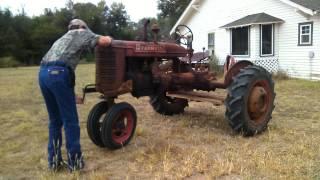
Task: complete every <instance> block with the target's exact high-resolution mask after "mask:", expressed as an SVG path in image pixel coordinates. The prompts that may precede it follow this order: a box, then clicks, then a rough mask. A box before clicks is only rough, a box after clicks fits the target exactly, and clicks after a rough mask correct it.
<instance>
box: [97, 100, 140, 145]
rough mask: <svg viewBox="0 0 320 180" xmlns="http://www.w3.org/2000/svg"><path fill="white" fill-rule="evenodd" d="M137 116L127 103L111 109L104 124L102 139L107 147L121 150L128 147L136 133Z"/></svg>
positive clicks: (116, 105)
mask: <svg viewBox="0 0 320 180" xmlns="http://www.w3.org/2000/svg"><path fill="white" fill-rule="evenodd" d="M136 125H137V114H136V111H135V110H134V108H133V107H132V106H131V105H130V104H128V103H125V102H122V103H119V104H115V105H113V106H112V107H110V109H109V111H108V113H107V115H106V117H105V118H104V120H103V123H102V130H101V139H102V142H103V144H104V145H105V147H107V148H109V149H119V148H122V147H123V146H125V145H127V144H128V143H129V142H130V140H131V138H132V137H133V134H134V132H135V129H136Z"/></svg>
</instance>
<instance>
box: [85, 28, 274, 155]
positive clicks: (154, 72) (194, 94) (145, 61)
mask: <svg viewBox="0 0 320 180" xmlns="http://www.w3.org/2000/svg"><path fill="white" fill-rule="evenodd" d="M144 32H145V36H144V40H143V41H120V40H113V41H112V44H111V46H110V47H107V48H105V47H96V49H95V56H96V84H94V85H87V86H86V87H85V88H84V89H83V90H84V96H85V94H86V93H91V92H98V93H100V94H101V97H102V101H101V102H99V103H98V104H96V105H95V106H94V107H93V108H92V110H91V112H90V114H89V116H88V121H87V131H88V134H89V137H90V139H91V140H92V142H93V143H94V144H96V145H98V146H100V147H107V148H110V149H118V148H121V147H123V146H125V145H127V144H128V143H129V142H130V140H131V138H132V136H133V134H134V132H135V128H136V125H137V114H136V111H135V109H134V108H133V107H132V106H131V105H130V104H128V103H126V102H122V103H115V101H114V100H115V99H116V98H117V97H118V96H119V95H122V94H125V93H131V95H132V96H134V97H137V98H139V97H142V96H149V97H150V104H151V106H152V107H153V109H154V110H155V111H156V112H158V113H160V114H163V115H175V114H180V113H183V112H184V109H185V108H186V107H187V106H188V101H191V100H196V101H208V102H212V103H213V104H215V105H222V104H225V106H226V113H225V116H226V119H227V120H228V122H229V125H230V126H231V127H232V129H233V130H234V131H236V132H242V133H243V134H244V135H245V136H252V135H255V134H257V133H260V132H262V131H264V130H265V129H266V128H267V125H268V122H269V121H270V119H271V114H272V111H273V109H274V99H275V93H274V82H273V81H272V78H271V74H270V73H269V72H267V71H266V70H265V69H264V68H262V67H260V66H256V65H254V64H252V63H251V62H249V61H239V62H237V63H235V64H234V63H231V61H229V59H228V61H227V62H226V64H225V75H224V79H223V80H218V79H217V78H216V75H215V73H213V72H209V71H198V70H196V69H194V68H192V66H191V63H190V62H191V58H192V56H193V49H192V46H191V43H192V39H193V35H192V32H191V30H190V29H189V28H188V27H186V26H183V25H181V26H178V28H177V29H176V32H175V36H176V37H175V41H176V42H179V43H174V42H158V41H157V35H158V32H159V28H158V26H156V25H154V26H152V32H153V35H154V39H153V40H152V41H148V40H147V38H146V37H147V36H146V34H147V23H146V25H145V29H144ZM183 45H185V46H183ZM188 59H189V60H190V61H188ZM217 88H221V89H227V96H226V97H222V96H221V95H220V96H219V95H217V94H214V93H209V91H215V90H216V89H217ZM83 99H84V97H83Z"/></svg>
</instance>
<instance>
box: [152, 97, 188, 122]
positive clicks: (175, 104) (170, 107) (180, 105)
mask: <svg viewBox="0 0 320 180" xmlns="http://www.w3.org/2000/svg"><path fill="white" fill-rule="evenodd" d="M149 102H150V104H151V106H152V107H153V109H154V110H155V111H156V112H158V113H160V114H163V115H169V116H172V115H175V114H181V113H183V112H184V109H185V107H187V106H188V100H186V99H182V98H172V97H168V96H166V92H165V91H161V92H159V93H157V94H155V95H153V96H150V101H149Z"/></svg>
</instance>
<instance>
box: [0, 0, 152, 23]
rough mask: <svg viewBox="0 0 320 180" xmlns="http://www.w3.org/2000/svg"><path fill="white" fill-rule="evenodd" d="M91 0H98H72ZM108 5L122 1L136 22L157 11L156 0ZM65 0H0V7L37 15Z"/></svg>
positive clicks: (64, 2)
mask: <svg viewBox="0 0 320 180" xmlns="http://www.w3.org/2000/svg"><path fill="white" fill-rule="evenodd" d="M77 2H81V3H85V2H91V3H93V4H98V2H100V0H74V3H77ZM106 2H107V5H108V6H110V5H111V4H112V3H113V2H118V3H119V2H122V3H123V4H124V5H125V7H126V10H127V13H128V14H129V16H130V19H131V20H132V21H135V22H137V21H138V20H140V19H142V18H144V17H156V15H157V13H158V9H157V0H106ZM65 4H66V0H49V1H45V0H0V7H1V8H2V9H3V8H10V10H11V11H12V12H13V13H18V12H19V11H21V9H22V8H24V9H25V12H26V13H27V15H28V16H37V15H40V14H42V13H43V10H44V9H45V8H50V9H54V8H58V9H59V8H62V7H65Z"/></svg>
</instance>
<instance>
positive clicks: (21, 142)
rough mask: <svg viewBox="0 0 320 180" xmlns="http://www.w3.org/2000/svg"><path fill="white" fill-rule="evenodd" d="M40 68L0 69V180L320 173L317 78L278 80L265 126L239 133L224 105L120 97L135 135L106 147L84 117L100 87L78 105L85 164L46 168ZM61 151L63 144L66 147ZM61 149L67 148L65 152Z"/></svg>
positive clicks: (81, 81)
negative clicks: (171, 112)
mask: <svg viewBox="0 0 320 180" xmlns="http://www.w3.org/2000/svg"><path fill="white" fill-rule="evenodd" d="M76 73H77V92H79V93H80V92H81V87H82V86H84V85H85V84H87V83H92V82H94V65H80V66H79V68H78V70H77V72H76ZM37 74H38V67H31V68H18V69H0V123H1V125H0V142H1V146H0V180H2V179H101V180H102V179H103V180H104V179H188V180H189V179H190V180H193V179H315V180H316V179H320V111H319V110H320V82H309V81H304V80H278V81H276V93H277V97H276V102H275V104H276V109H275V111H274V113H273V119H272V121H271V122H270V124H269V128H268V130H267V131H266V132H264V133H263V134H261V135H258V136H255V137H252V138H244V137H242V136H240V135H237V134H235V133H233V131H232V130H231V129H230V128H229V126H228V124H227V122H226V121H225V119H224V111H225V108H224V106H221V107H214V106H213V105H212V104H210V103H198V102H191V103H189V107H188V108H187V109H186V112H185V114H183V115H178V116H173V117H166V116H162V115H159V114H157V113H155V112H154V111H153V110H152V108H151V106H150V105H149V104H148V98H141V99H135V98H133V97H131V96H130V95H125V96H121V97H120V98H119V99H118V100H117V102H121V101H127V102H129V103H130V104H132V105H133V106H134V107H135V108H136V111H137V114H138V126H137V131H136V133H135V137H134V138H133V140H132V141H131V143H130V144H129V145H128V146H126V147H125V148H123V149H120V150H117V151H110V150H107V149H101V148H98V147H97V146H95V145H94V144H93V143H92V142H91V141H90V140H89V138H88V135H87V131H86V118H87V115H88V113H89V111H90V109H91V107H92V106H93V105H94V104H96V103H97V102H98V101H99V99H98V94H92V95H90V96H89V97H87V101H86V103H85V104H84V105H79V106H78V112H79V117H80V124H81V144H82V148H83V152H84V153H85V160H86V169H85V171H84V172H81V173H74V174H70V173H68V172H67V171H63V172H59V173H56V174H53V173H50V172H48V171H47V161H46V146H47V144H46V143H47V136H48V135H47V124H48V121H47V112H46V108H45V105H44V102H43V98H42V96H41V94H40V91H39V87H38V83H37ZM63 151H64V152H65V148H63ZM64 155H65V154H64Z"/></svg>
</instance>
